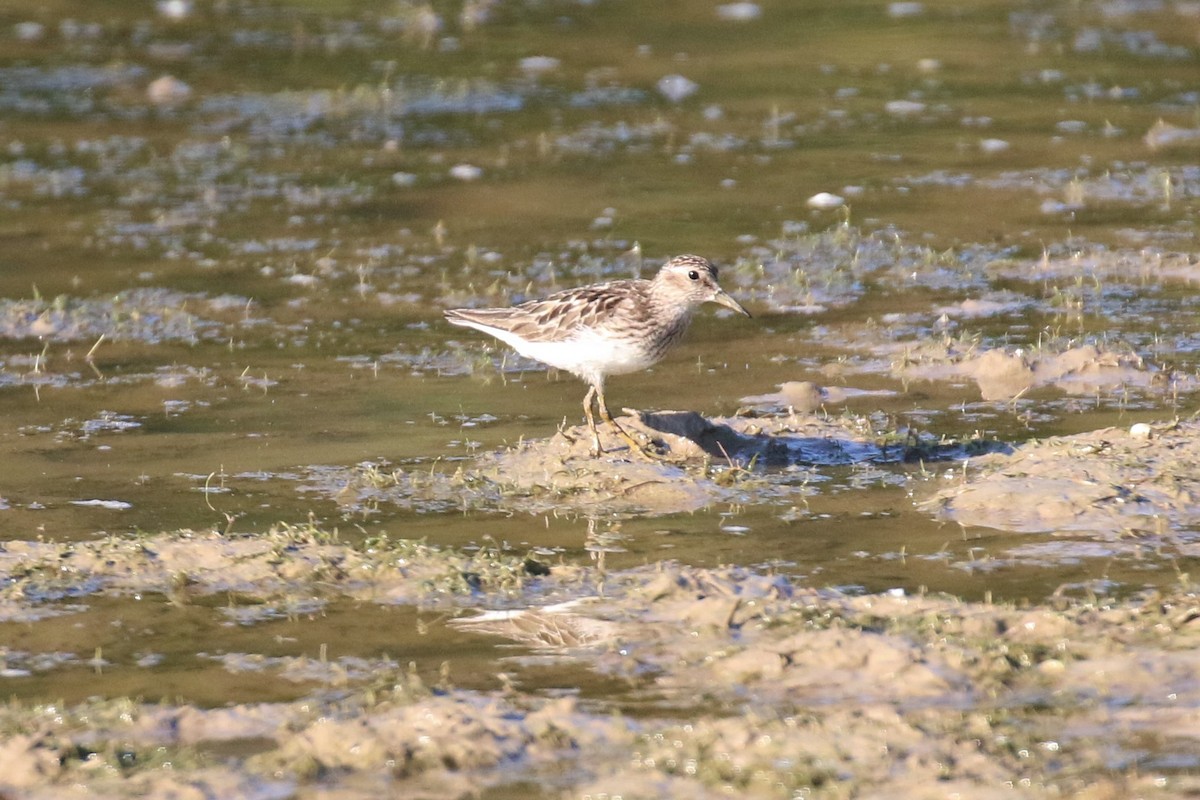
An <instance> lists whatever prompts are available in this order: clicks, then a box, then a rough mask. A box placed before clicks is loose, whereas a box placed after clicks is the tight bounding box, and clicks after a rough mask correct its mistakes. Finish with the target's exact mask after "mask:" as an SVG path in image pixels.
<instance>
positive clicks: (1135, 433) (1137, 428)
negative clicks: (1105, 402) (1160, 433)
mask: <svg viewBox="0 0 1200 800" xmlns="http://www.w3.org/2000/svg"><path fill="white" fill-rule="evenodd" d="M1129 435H1130V436H1132V437H1133V438H1134V439H1150V438H1151V437H1153V436H1154V431H1153V430H1152V429H1151V428H1150V426H1149V425H1147V424H1146V423H1144V422H1135V423H1134V424H1133V425H1130V426H1129Z"/></svg>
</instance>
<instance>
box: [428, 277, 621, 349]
mask: <svg viewBox="0 0 1200 800" xmlns="http://www.w3.org/2000/svg"><path fill="white" fill-rule="evenodd" d="M634 283H635V282H634V281H613V282H611V283H598V284H595V285H592V286H580V287H578V288H576V289H566V290H563V291H561V292H555V293H554V294H552V295H549V296H547V297H545V298H543V299H541V300H529V301H527V302H524V303H519V304H517V305H515V306H512V307H511V308H480V309H455V310H454V311H449V312H447V313H446V316H447V319H449V320H450V321H451V322H456V318H457V320H461V322H467V323H475V324H477V325H483V326H486V327H490V328H496V329H498V330H503V331H509V332H510V333H514V334H516V335H518V336H520V337H521V338H522V339H524V340H526V341H529V342H541V341H547V340H554V339H562V338H565V337H567V336H570V334H571V332H572V331H574V330H578V329H580V328H591V327H604V325H605V323H606V322H607V321H608V320H609V319H610V318H611V317H612V315H613V314H614V312H616V311H617V309H619V308H620V307H621V305H622V304H623V303H627V302H629V300H630V298H631V296H632V294H634V293H636V291H637V287H636V286H635V285H634ZM452 315H453V316H452ZM461 322H460V324H461Z"/></svg>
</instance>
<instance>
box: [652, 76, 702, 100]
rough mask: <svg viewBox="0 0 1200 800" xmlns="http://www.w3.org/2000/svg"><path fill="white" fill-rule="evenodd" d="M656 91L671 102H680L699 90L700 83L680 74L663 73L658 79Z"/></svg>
mask: <svg viewBox="0 0 1200 800" xmlns="http://www.w3.org/2000/svg"><path fill="white" fill-rule="evenodd" d="M657 88H658V92H659V94H661V95H662V96H663V97H665V98H667V99H668V100H670V101H671V102H672V103H681V102H683V101H684V100H686V99H687V98H689V97H691V96H692V95H694V94H695V93H696V92H698V91H699V90H700V84H698V83H696V82H695V81H691V80H688V79H687V78H685V77H683V76H682V75H664V76H663V77H662V78H659V80H658V85H657Z"/></svg>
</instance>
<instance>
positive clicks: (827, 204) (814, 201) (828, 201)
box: [805, 192, 846, 211]
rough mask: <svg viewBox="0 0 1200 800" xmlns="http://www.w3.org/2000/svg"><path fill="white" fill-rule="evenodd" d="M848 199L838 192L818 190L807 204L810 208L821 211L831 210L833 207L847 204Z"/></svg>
mask: <svg viewBox="0 0 1200 800" xmlns="http://www.w3.org/2000/svg"><path fill="white" fill-rule="evenodd" d="M845 203H846V201H845V200H843V199H842V198H841V197H838V196H837V195H836V194H831V193H830V192H818V193H817V194H814V195H813V196H812V197H810V198H808V200H807V201H805V205H807V206H808V207H809V208H815V209H817V210H819V211H829V210H830V209H833V208H840V207H841V206H843V205H845Z"/></svg>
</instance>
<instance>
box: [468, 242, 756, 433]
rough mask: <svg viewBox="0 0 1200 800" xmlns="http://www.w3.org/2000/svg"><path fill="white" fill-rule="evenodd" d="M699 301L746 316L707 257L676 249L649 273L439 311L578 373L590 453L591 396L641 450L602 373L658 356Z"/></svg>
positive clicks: (592, 426) (621, 370)
mask: <svg viewBox="0 0 1200 800" xmlns="http://www.w3.org/2000/svg"><path fill="white" fill-rule="evenodd" d="M707 302H713V303H720V304H721V305H723V306H725V307H726V308H731V309H733V310H734V311H736V312H738V313H739V314H744V315H745V316H747V317H748V316H750V312H749V311H747V310H746V309H744V308H742V306H741V304H740V303H738V301H737V300H734V299H733V298H732V297H731V296H729V294H727V293H726V292H725V290H724V289H722V288H721V287H720V286H719V285H718V284H717V268H716V267H714V266H713V265H712V264H711V263H709V261H708V259H705V258H701V257H700V256H693V255H683V256H675V257H674V258H672V259H671V260H670V261H668V262H667V263H666V264H665V265H663V267H662V269H660V270H659V272H658V274H657V275H655V276H654V278H653V280H642V279H638V280H621V281H610V282H608V283H597V284H593V285H591V286H581V287H579V288H577V289H566V290H564V291H561V292H555V293H554V294H552V295H549V296H547V297H545V298H543V299H541V300H530V301H528V302H525V303H519V304H517V305H515V306H511V307H508V308H454V309H450V310H449V311H446V319H447V320H449V321H450V322H451V323H453V324H455V325H462V326H464V327H467V328H475V329H476V330H479V331H483V332H484V333H487V334H490V335H492V336H495V337H496V338H497V339H499V340H500V341H502V342H504V343H505V344H507V345H509V346H510V347H512V348H513V349H514V350H516V351H517V352H518V353H520V354H521V355H523V356H526V357H527V358H532V359H534V360H535V361H541V362H542V363H543V364H548V365H550V366H552V367H556V368H558V369H563V370H566V371H567V372H570V373H571V374H573V375H577V376H578V377H579V378H581V379H583V380H584V381H586V382H587V384H588V387H589V388H588V392H587V395H585V396H584V398H583V413H584V416H585V417H587V423H588V429H589V430H590V431H591V434H592V443H593V447H592V455H594V456H598V455H600V453H601V452H602V448H601V446H600V434H599V433H598V432H597V430H596V420H595V418H594V417H593V416H592V400H593V398H595V400H596V406H597V408H599V410H600V417H601V418H602V419H603V420H604V421H605V422H607V423H608V424H609V425H611V426H613V428H614V429H615V430H616V432H617V433H618V435H620V436H621V438H622V439H624V440H625V441H626V442H627V443H628V444H629V445H630V447H632V448H634V449H635V450H638V451H641V452H643V453H647V451H646V450H645V449H644V448H643V447H642V446H641V445H640V444H639V443H638V442H637V440H636V439H634V438H633V437H632V436H630V435H629V434H628V433H627V432H626V431H625V429H624V428H622V427H621V426H620V425H618V424H617V422H616V420H614V419H613V418H612V414H610V413H608V406H607V405H606V404H605V402H604V379H605V378H606V377H608V376H609V375H624V374H626V373H629V372H637V371H638V370H642V369H646V368H647V367H649V366H651V365H653V364H656V363H658V362H659V361H660V360H662V357H663V356H664V355H666V353H667V350H669V349H670V348H671V346H672V345H674V344H675V343H676V342H678V341H679V340H680V338H682V337H683V334H684V332H685V331H686V330H687V327H688V325H689V324H690V323H691V321H692V316H693V315H694V314H695V312H696V309H697V308H698V307H699V306H700V305H701V304H703V303H707ZM647 454H649V453H647Z"/></svg>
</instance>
